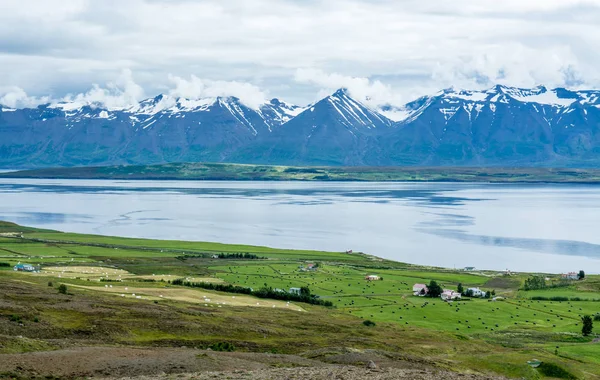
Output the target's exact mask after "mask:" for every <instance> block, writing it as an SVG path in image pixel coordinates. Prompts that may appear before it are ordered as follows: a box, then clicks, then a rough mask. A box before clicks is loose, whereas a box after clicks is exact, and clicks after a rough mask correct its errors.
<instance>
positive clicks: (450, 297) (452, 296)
mask: <svg viewBox="0 0 600 380" xmlns="http://www.w3.org/2000/svg"><path fill="white" fill-rule="evenodd" d="M440 297H441V298H442V299H443V300H444V301H454V300H459V299H461V298H462V295H461V294H460V293H459V292H455V291H454V290H450V289H444V291H443V292H442V295H441V296H440Z"/></svg>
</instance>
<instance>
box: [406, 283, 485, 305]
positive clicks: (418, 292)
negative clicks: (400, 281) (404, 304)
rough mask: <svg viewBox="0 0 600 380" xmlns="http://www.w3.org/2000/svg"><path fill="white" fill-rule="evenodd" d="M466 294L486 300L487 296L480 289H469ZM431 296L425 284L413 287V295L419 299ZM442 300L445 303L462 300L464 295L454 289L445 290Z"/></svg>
mask: <svg viewBox="0 0 600 380" xmlns="http://www.w3.org/2000/svg"><path fill="white" fill-rule="evenodd" d="M466 293H467V294H469V295H471V296H472V297H479V298H484V297H485V296H486V292H484V291H483V290H481V289H479V288H468V289H467V290H466ZM427 294H429V289H428V288H427V285H425V284H414V285H413V295H415V296H418V297H425V296H427ZM440 297H441V298H442V300H444V301H454V300H459V299H461V298H462V294H460V293H459V292H457V291H455V290H452V289H444V290H443V291H442V294H441V295H440Z"/></svg>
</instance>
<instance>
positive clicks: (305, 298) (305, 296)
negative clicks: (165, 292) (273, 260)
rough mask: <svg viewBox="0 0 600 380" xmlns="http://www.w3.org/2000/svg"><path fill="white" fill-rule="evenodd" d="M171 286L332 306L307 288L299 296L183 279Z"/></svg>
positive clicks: (262, 289)
mask: <svg viewBox="0 0 600 380" xmlns="http://www.w3.org/2000/svg"><path fill="white" fill-rule="evenodd" d="M171 284H172V285H180V286H187V287H189V288H202V289H207V290H216V291H218V292H226V293H237V294H246V295H251V296H254V297H258V298H270V299H276V300H281V301H293V302H303V303H308V304H311V305H320V306H327V307H331V306H333V303H332V302H331V301H325V300H322V299H320V298H318V296H317V295H314V294H311V291H310V289H309V288H308V286H305V287H302V288H300V294H296V293H289V292H286V291H280V290H274V289H273V288H271V287H267V286H265V287H262V288H260V289H258V290H253V289H252V288H245V287H243V286H237V285H231V284H213V283H210V282H189V281H184V280H183V279H176V280H173V281H172V282H171Z"/></svg>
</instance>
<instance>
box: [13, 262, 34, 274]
mask: <svg viewBox="0 0 600 380" xmlns="http://www.w3.org/2000/svg"><path fill="white" fill-rule="evenodd" d="M13 270H14V271H17V272H39V268H37V267H35V266H33V265H31V264H21V263H19V264H17V265H15V266H14V267H13Z"/></svg>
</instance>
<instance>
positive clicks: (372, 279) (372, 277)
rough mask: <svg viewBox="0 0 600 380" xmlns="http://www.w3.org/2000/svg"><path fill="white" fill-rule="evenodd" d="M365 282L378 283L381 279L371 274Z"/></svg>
mask: <svg viewBox="0 0 600 380" xmlns="http://www.w3.org/2000/svg"><path fill="white" fill-rule="evenodd" d="M365 280H367V281H379V280H381V277H379V276H376V275H374V274H371V275H368V276H366V277H365Z"/></svg>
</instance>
